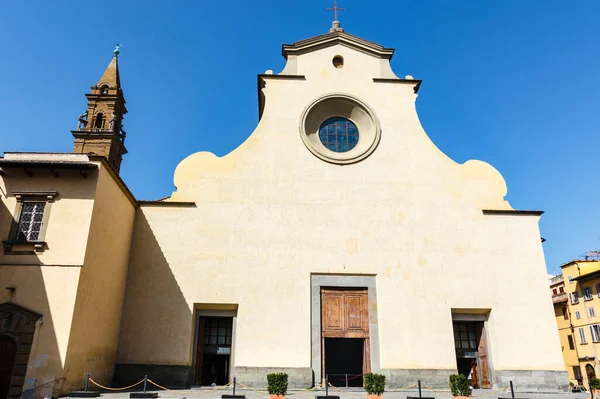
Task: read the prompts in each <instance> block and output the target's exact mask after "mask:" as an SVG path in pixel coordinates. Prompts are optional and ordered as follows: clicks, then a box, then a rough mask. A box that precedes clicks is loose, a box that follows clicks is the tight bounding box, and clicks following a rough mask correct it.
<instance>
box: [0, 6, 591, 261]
mask: <svg viewBox="0 0 600 399" xmlns="http://www.w3.org/2000/svg"><path fill="white" fill-rule="evenodd" d="M331 3H332V2H330V1H328V0H302V1H281V0H276V1H275V0H262V1H250V0H247V1H246V0H244V1H243V0H237V1H236V0H231V1H227V2H225V1H222V0H195V1H191V0H188V1H184V0H172V1H150V0H146V1H141V0H140V1H134V0H130V1H121V0H119V1H112V0H103V1H101V2H89V1H86V2H80V1H74V0H73V1H47V0H28V1H10V0H4V1H0V37H2V38H3V39H2V40H1V41H0V54H2V59H3V62H1V63H0V76H2V78H3V79H2V88H3V90H2V92H3V93H2V94H3V95H2V96H0V115H1V120H2V126H1V127H0V151H50V152H54V151H56V152H63V151H71V150H72V141H73V139H72V136H71V134H70V133H69V130H70V129H73V128H74V127H75V125H76V119H77V116H78V115H79V114H81V113H82V112H83V111H84V110H85V106H86V101H85V97H84V94H85V93H86V92H88V91H89V88H90V86H91V85H93V84H95V83H96V81H97V80H98V78H99V77H100V75H101V74H102V72H103V70H104V68H105V67H106V66H107V64H108V62H109V61H110V58H111V56H112V49H113V46H114V44H115V43H124V44H125V46H124V47H123V49H122V53H121V57H120V70H121V80H122V85H123V89H124V92H125V97H126V99H127V107H128V109H129V114H128V115H127V116H126V118H125V120H124V127H125V130H126V131H127V132H128V139H127V147H128V149H129V154H128V155H126V158H125V160H124V163H123V168H122V176H123V178H124V180H125V181H126V182H127V184H128V185H129V187H130V188H131V190H132V191H133V193H134V195H135V196H136V197H137V198H139V199H156V198H161V197H164V196H167V195H169V194H170V193H171V192H172V190H173V171H174V170H175V167H176V166H177V164H178V163H179V162H180V161H181V160H182V159H183V158H185V157H186V156H188V155H189V154H191V153H193V152H196V151H212V152H214V153H215V154H217V155H224V154H227V153H228V152H230V151H231V150H232V149H234V148H235V147H237V146H238V145H239V144H241V143H242V142H243V141H244V140H245V139H246V137H247V136H248V135H249V134H250V133H251V132H252V131H253V129H254V127H255V126H256V123H257V118H258V106H257V93H256V74H258V73H263V72H264V71H265V70H267V69H273V70H274V71H276V72H278V71H280V70H281V69H282V68H283V65H284V59H283V58H282V57H281V45H282V44H283V43H291V42H294V41H297V40H301V39H305V38H308V37H311V36H315V35H318V34H321V33H325V32H326V31H327V29H328V28H329V26H330V24H331V19H332V17H331V13H329V12H327V11H325V8H327V7H330V6H331ZM339 3H340V4H339V5H340V6H341V7H345V8H346V11H344V12H342V13H341V14H340V19H341V22H342V27H344V28H345V29H346V31H347V32H349V33H352V34H354V35H357V36H360V37H363V38H365V39H368V40H372V41H375V42H377V43H380V44H382V45H384V46H386V47H393V48H395V49H396V53H395V55H394V58H393V59H392V67H393V68H394V70H395V71H396V73H397V75H399V76H404V75H407V74H410V75H413V76H414V77H415V78H419V79H423V84H422V86H421V90H420V92H419V98H418V100H417V110H418V112H419V116H420V119H421V122H422V124H423V126H424V128H425V130H426V131H427V132H428V134H429V136H430V137H431V139H432V140H433V141H434V143H436V144H437V145H438V146H439V147H440V149H441V150H443V151H444V152H445V153H446V154H448V155H449V156H450V157H451V158H453V159H454V160H455V161H457V162H461V163H462V162H465V161H466V160H468V159H473V158H474V159H481V160H484V161H487V162H489V163H491V164H492V165H493V166H494V167H496V168H497V169H498V170H499V171H500V172H501V173H502V174H503V176H504V177H505V179H506V181H507V184H508V196H507V199H508V200H509V201H510V202H511V204H512V205H513V207H515V208H516V209H540V210H544V211H546V213H545V214H544V215H543V217H542V220H541V223H540V226H541V230H542V236H543V237H545V238H546V239H547V240H548V241H547V242H546V243H545V244H544V250H545V253H546V260H547V264H548V269H549V270H550V271H554V272H555V271H557V270H558V266H559V264H560V263H562V262H566V261H568V260H570V259H572V258H574V257H576V256H578V255H579V254H581V253H583V252H585V251H587V250H590V249H597V248H600V229H599V226H600V223H599V222H600V207H599V206H598V204H599V203H600V201H599V199H600V182H599V167H600V156H599V153H600V135H599V134H598V129H599V126H600V112H599V110H598V106H599V105H600V101H599V100H600V78H599V77H598V74H599V72H600V23H599V22H598V18H599V16H600V1H597V0H587V1H586V0H579V1H564V0H563V1H558V0H527V1H524V0H504V1H499V0H478V1H475V0H463V1H461V0H380V1H377V2H375V1H367V0H340V1H339Z"/></svg>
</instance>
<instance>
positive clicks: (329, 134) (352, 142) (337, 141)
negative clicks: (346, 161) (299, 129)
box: [319, 116, 358, 152]
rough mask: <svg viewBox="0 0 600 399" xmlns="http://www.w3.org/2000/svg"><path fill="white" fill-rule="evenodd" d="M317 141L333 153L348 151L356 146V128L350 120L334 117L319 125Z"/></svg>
mask: <svg viewBox="0 0 600 399" xmlns="http://www.w3.org/2000/svg"><path fill="white" fill-rule="evenodd" d="M319 139H320V140H321V143H322V144H323V145H324V146H325V148H327V149H329V150H331V151H333V152H346V151H350V150H351V149H353V148H354V147H356V144H358V128H357V127H356V125H355V124H354V123H353V122H352V121H351V120H350V119H346V118H341V117H338V116H336V117H333V118H329V119H327V120H326V121H325V122H323V123H322V124H321V127H320V128H319Z"/></svg>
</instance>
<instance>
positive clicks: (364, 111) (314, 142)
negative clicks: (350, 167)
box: [299, 93, 381, 165]
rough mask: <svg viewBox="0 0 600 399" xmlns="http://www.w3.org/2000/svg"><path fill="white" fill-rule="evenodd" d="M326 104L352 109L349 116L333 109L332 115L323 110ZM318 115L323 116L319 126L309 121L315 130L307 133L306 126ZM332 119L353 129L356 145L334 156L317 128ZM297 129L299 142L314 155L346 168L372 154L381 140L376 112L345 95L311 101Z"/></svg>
mask: <svg viewBox="0 0 600 399" xmlns="http://www.w3.org/2000/svg"><path fill="white" fill-rule="evenodd" d="M327 103H334V104H335V103H339V104H342V106H346V107H351V108H352V109H351V112H350V114H342V115H340V112H339V111H338V110H337V109H335V108H334V109H331V111H328V110H323V108H325V109H326V108H327V107H326V106H327ZM338 106H339V105H338ZM320 108H321V109H320ZM355 110H356V111H358V112H357V114H358V115H360V116H361V118H360V119H361V120H360V121H359V120H357V119H356V118H354V117H353V116H354V111H355ZM317 111H319V112H318V113H321V114H323V116H322V117H321V118H320V120H319V121H318V123H316V122H314V121H312V123H311V124H312V125H316V129H309V130H310V131H307V122H309V119H310V118H311V114H313V113H317ZM351 114H352V115H351ZM333 117H342V118H346V119H348V120H350V121H351V122H352V123H354V124H355V125H356V127H357V129H358V143H357V145H356V146H355V147H354V148H353V149H351V150H349V151H346V152H335V151H332V150H330V149H328V148H327V147H325V145H323V143H321V140H320V138H319V127H320V126H321V124H322V123H323V122H325V121H326V120H327V119H329V118H333ZM313 119H314V118H313ZM299 128H300V138H301V139H302V142H303V143H304V145H305V146H306V148H307V149H308V150H309V151H310V152H311V153H312V154H313V155H315V156H316V157H317V158H319V159H321V160H323V161H325V162H329V163H333V164H338V165H347V164H352V163H356V162H360V161H362V160H364V159H365V158H367V157H368V156H370V155H371V154H372V153H373V151H375V149H376V148H377V146H378V145H379V141H380V140H381V125H380V123H379V119H378V118H377V115H376V114H375V112H373V110H372V109H371V107H369V106H368V105H367V104H366V103H365V102H364V101H362V100H360V99H359V98H356V97H355V96H351V95H349V94H345V93H331V94H326V95H324V96H321V97H318V98H316V99H315V100H313V101H312V102H311V103H310V104H309V105H308V106H307V107H306V108H305V109H304V111H303V112H302V117H301V118H300V126H299ZM315 136H316V139H315Z"/></svg>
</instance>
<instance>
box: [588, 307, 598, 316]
mask: <svg viewBox="0 0 600 399" xmlns="http://www.w3.org/2000/svg"><path fill="white" fill-rule="evenodd" d="M589 311H590V317H596V311H595V310H594V307H593V306H591V307H590V308H589Z"/></svg>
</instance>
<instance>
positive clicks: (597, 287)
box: [596, 284, 600, 297]
mask: <svg viewBox="0 0 600 399" xmlns="http://www.w3.org/2000/svg"><path fill="white" fill-rule="evenodd" d="M596 294H598V297H600V284H596Z"/></svg>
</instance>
